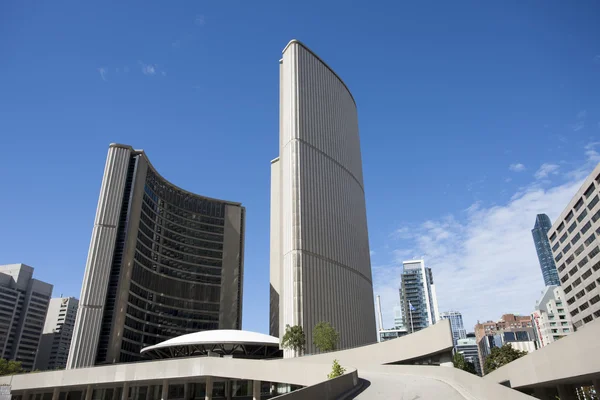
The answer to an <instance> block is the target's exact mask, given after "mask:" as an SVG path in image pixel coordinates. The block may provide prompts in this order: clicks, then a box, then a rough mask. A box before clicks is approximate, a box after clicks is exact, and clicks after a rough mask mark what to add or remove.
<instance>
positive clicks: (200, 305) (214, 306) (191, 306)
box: [129, 282, 220, 312]
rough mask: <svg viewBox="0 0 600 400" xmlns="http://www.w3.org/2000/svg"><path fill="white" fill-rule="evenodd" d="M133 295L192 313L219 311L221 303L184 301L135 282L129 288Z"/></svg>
mask: <svg viewBox="0 0 600 400" xmlns="http://www.w3.org/2000/svg"><path fill="white" fill-rule="evenodd" d="M129 289H130V291H131V293H133V294H135V295H137V296H139V297H140V298H142V299H147V300H148V301H151V302H154V303H156V304H159V305H164V306H167V307H172V308H179V309H185V310H192V311H214V312H218V311H219V305H220V303H207V302H202V301H199V300H191V299H183V298H180V297H169V296H165V295H164V294H162V293H156V292H152V291H149V290H146V289H144V288H143V287H141V286H139V285H138V284H136V283H135V282H131V285H130V287H129Z"/></svg>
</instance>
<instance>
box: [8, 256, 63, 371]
mask: <svg viewBox="0 0 600 400" xmlns="http://www.w3.org/2000/svg"><path fill="white" fill-rule="evenodd" d="M51 296H52V285H50V284H49V283H46V282H42V281H39V280H37V279H33V268H32V267H30V266H28V265H25V264H8V265H0V300H1V301H0V350H1V354H0V358H3V359H5V360H16V361H20V362H21V367H22V368H23V369H25V370H28V371H29V370H32V369H33V367H34V365H35V359H36V356H37V353H38V349H39V346H40V338H41V336H42V329H43V326H44V319H45V318H46V312H47V311H48V302H49V301H50V297H51Z"/></svg>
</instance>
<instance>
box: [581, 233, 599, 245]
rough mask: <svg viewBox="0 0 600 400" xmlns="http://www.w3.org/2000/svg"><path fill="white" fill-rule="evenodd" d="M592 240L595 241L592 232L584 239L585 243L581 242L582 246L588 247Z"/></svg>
mask: <svg viewBox="0 0 600 400" xmlns="http://www.w3.org/2000/svg"><path fill="white" fill-rule="evenodd" d="M594 239H596V235H594V233H593V232H592V234H591V235H590V236H589V237H588V238H587V239H585V242H583V244H585V245H586V246H589V245H590V244H592V242H593V241H594Z"/></svg>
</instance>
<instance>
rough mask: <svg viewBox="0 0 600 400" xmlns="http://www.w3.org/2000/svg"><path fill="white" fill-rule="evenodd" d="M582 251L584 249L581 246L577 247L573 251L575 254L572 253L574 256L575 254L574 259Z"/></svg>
mask: <svg viewBox="0 0 600 400" xmlns="http://www.w3.org/2000/svg"><path fill="white" fill-rule="evenodd" d="M578 235H579V234H578ZM583 249H584V247H583V245H581V246H579V247H578V248H577V249H576V250H575V252H574V254H575V257H577V256H578V255H580V254H581V252H582V251H583Z"/></svg>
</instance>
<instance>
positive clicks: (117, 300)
mask: <svg viewBox="0 0 600 400" xmlns="http://www.w3.org/2000/svg"><path fill="white" fill-rule="evenodd" d="M244 213H245V210H244V207H242V206H241V204H240V203H233V202H229V201H224V200H217V199H213V198H208V197H204V196H200V195H197V194H194V193H190V192H188V191H185V190H183V189H181V188H179V187H177V186H175V185H173V184H172V183H170V182H169V181H167V180H166V179H164V178H163V177H161V176H160V175H159V173H158V172H157V171H156V169H155V168H154V167H153V166H152V164H150V161H149V160H148V158H147V156H146V154H145V153H144V151H143V150H134V149H133V148H132V147H131V146H125V145H120V144H111V145H110V147H109V150H108V158H107V160H106V167H105V170H104V177H103V179H102V187H101V189H100V198H99V201H98V209H97V211H96V219H95V221H94V228H93V231H92V239H91V243H90V249H89V253H88V259H87V264H86V268H85V274H84V277H83V285H82V288H81V297H80V299H79V310H78V312H77V318H76V321H75V329H74V332H73V339H72V341H71V349H70V352H69V359H68V361H67V368H80V367H87V366H92V365H95V364H110V363H119V362H131V361H138V360H141V359H142V358H141V356H140V350H141V349H142V348H143V347H146V346H149V345H154V344H157V343H158V342H162V341H164V340H167V339H170V338H173V337H176V336H180V335H183V334H186V333H191V332H197V331H203V330H211V329H241V327H242V283H243V282H242V281H243V266H244V264H243V260H244V257H243V255H244V252H243V251H244Z"/></svg>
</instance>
